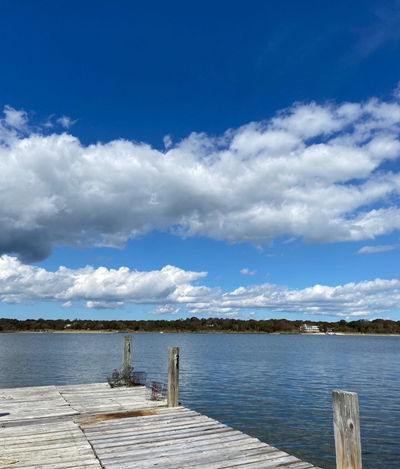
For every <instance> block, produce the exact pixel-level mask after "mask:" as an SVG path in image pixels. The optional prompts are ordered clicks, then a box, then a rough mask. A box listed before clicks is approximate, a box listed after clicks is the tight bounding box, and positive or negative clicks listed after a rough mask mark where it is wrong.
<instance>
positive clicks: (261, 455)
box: [0, 383, 314, 469]
mask: <svg viewBox="0 0 400 469" xmlns="http://www.w3.org/2000/svg"><path fill="white" fill-rule="evenodd" d="M0 467H5V468H24V469H27V468H31V469H39V468H43V469H72V468H76V469H84V468H90V469H96V468H107V469H108V468H110V469H112V468H119V469H128V468H142V469H149V468H165V469H181V468H197V469H228V468H241V467H244V468H246V469H261V468H269V469H272V468H281V469H285V468H286V469H312V468H314V466H313V465H312V464H309V463H306V462H303V461H300V460H299V459H297V458H296V457H294V456H291V455H289V454H287V453H285V452H283V451H279V450H278V449H276V448H274V447H273V446H269V445H267V444H265V443H262V442H261V441H259V440H258V439H257V438H252V437H250V436H248V435H245V434H244V433H242V432H240V431H237V430H234V429H232V428H230V427H228V426H227V425H223V424H222V423H220V422H217V421H216V420H213V419H211V418H209V417H206V416H204V415H201V414H199V413H197V412H194V411H191V410H189V409H187V408H185V407H181V406H179V407H167V402H166V401H165V400H164V401H151V400H148V396H146V388H145V387H143V386H138V387H118V388H111V387H110V386H109V385H108V384H104V383H101V384H84V385H76V386H45V387H35V388H11V389H0Z"/></svg>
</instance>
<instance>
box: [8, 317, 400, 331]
mask: <svg viewBox="0 0 400 469" xmlns="http://www.w3.org/2000/svg"><path fill="white" fill-rule="evenodd" d="M303 324H311V325H315V326H318V327H319V329H320V331H321V332H328V331H333V332H344V333H346V332H347V333H362V334H400V321H397V322H396V321H390V320H385V319H374V320H373V321H367V320H363V319H360V320H358V321H350V322H347V321H345V320H341V321H339V322H325V321H317V322H315V321H289V320H288V319H265V320H260V321H256V320H254V319H250V320H246V321H244V320H241V319H220V318H197V317H192V318H187V319H176V320H173V321H168V320H164V319H160V320H149V321H145V320H141V321H121V320H112V321H92V320H87V319H74V320H73V321H70V320H66V319H26V320H24V321H20V320H18V319H5V318H2V319H0V332H26V331H31V332H41V331H49V332H51V331H64V330H72V331H74V330H75V331H105V332H106V331H120V332H200V333H205V332H207V333H210V332H242V333H270V334H271V333H274V332H280V333H299V331H300V327H301V326H302V325H303Z"/></svg>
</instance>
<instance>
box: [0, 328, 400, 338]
mask: <svg viewBox="0 0 400 469" xmlns="http://www.w3.org/2000/svg"><path fill="white" fill-rule="evenodd" d="M160 333H161V334H199V335H200V334H212V335H215V334H230V335H238V334H244V335H296V336H303V337H314V336H315V337H320V336H328V337H336V336H357V337H358V336H359V337H364V336H368V337H400V334H376V333H361V332H360V333H357V332H339V333H336V334H332V335H330V334H325V333H324V332H314V333H313V332H303V333H299V332H257V331H255V332H251V331H246V332H236V331H199V332H191V331H162V332H160V331H80V330H72V331H71V330H64V331H54V330H48V331H0V334H160Z"/></svg>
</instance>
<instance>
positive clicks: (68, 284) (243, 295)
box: [0, 255, 400, 317]
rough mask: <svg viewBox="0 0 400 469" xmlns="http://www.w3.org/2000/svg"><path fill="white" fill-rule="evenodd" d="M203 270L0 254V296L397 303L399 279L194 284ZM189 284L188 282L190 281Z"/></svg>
mask: <svg viewBox="0 0 400 469" xmlns="http://www.w3.org/2000/svg"><path fill="white" fill-rule="evenodd" d="M206 275H207V273H206V272H190V271H185V270H182V269H179V268H178V267H173V266H166V267H164V268H162V269H160V270H154V271H149V272H139V271H136V270H130V269H128V268H127V267H121V268H119V269H106V268H104V267H99V268H97V269H94V268H93V267H90V266H87V267H84V268H81V269H75V270H74V269H67V268H65V267H60V268H59V269H58V270H57V271H55V272H50V271H47V270H45V269H43V268H40V267H35V266H31V265H26V264H22V263H21V262H20V261H19V260H18V259H17V258H16V257H11V256H7V255H3V256H1V257H0V301H1V302H3V303H9V304H16V303H28V304H32V303H35V302H42V301H47V302H59V303H60V304H61V306H62V307H70V306H72V304H73V302H84V303H85V304H86V307H87V308H89V309H115V308H122V307H123V306H124V305H129V304H136V305H154V310H153V311H152V312H151V313H152V314H164V315H173V314H176V313H177V312H178V310H181V311H182V310H186V312H187V313H188V314H192V315H207V316H209V315H213V316H216V315H217V316H225V317H233V316H235V315H238V314H239V313H240V315H241V316H242V317H245V316H246V315H247V314H249V311H251V312H254V310H259V311H263V312H268V314H270V313H281V312H283V313H300V314H301V313H306V314H308V315H309V314H312V315H329V316H338V317H359V316H360V317H369V316H371V315H374V316H376V315H381V314H387V313H390V312H391V311H394V310H396V309H398V307H399V304H400V280H399V279H392V280H385V279H375V280H373V281H364V282H360V283H348V284H346V285H337V286H326V285H314V286H310V287H308V288H304V289H301V290H297V289H289V288H287V287H284V286H281V285H274V284H271V283H264V284H260V285H251V286H248V287H238V288H236V289H235V290H233V291H230V292H223V291H222V290H221V289H220V288H209V287H206V286H204V285H197V283H198V281H200V280H201V279H202V278H204V277H205V276H206ZM195 281H197V282H196V285H193V282H195Z"/></svg>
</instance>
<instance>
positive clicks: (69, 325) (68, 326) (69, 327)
mask: <svg viewBox="0 0 400 469" xmlns="http://www.w3.org/2000/svg"><path fill="white" fill-rule="evenodd" d="M71 327H72V326H71V324H65V326H64V329H71Z"/></svg>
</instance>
